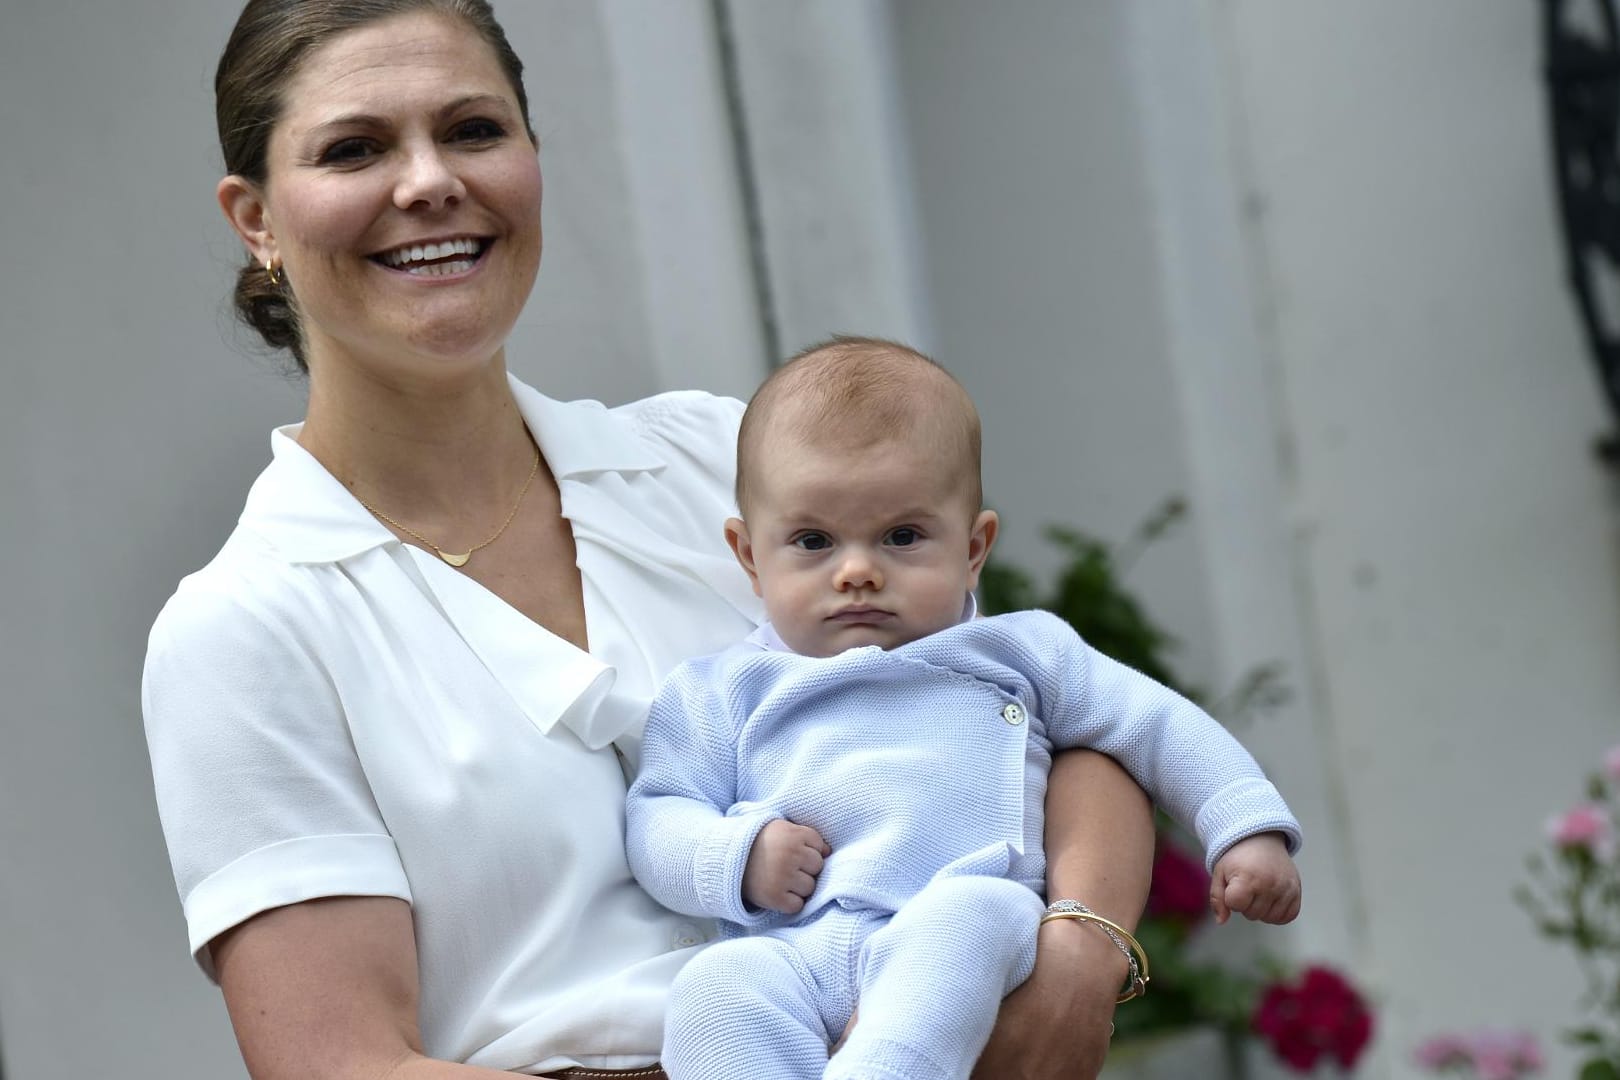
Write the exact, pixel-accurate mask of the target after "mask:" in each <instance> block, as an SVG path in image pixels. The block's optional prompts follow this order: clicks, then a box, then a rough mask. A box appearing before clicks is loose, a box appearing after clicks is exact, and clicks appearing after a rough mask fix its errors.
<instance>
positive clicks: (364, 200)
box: [220, 12, 541, 379]
mask: <svg viewBox="0 0 1620 1080" xmlns="http://www.w3.org/2000/svg"><path fill="white" fill-rule="evenodd" d="M540 191H541V182H540V164H539V158H538V155H537V153H536V149H535V146H534V144H533V143H532V142H531V141H530V139H529V135H528V133H527V130H526V128H525V126H524V121H523V116H522V113H521V111H520V109H519V106H518V102H517V99H516V97H515V96H514V94H513V93H512V89H511V87H510V85H509V84H508V83H507V80H506V77H505V74H504V73H503V71H502V69H501V66H500V63H499V61H498V60H497V59H496V57H495V54H494V52H493V50H492V49H491V48H490V47H489V46H488V45H487V44H486V43H485V42H484V41H483V39H481V38H480V37H478V35H477V34H476V32H474V31H473V30H471V29H470V28H468V27H467V26H465V25H463V24H462V23H460V22H458V21H455V20H453V19H450V18H447V17H445V16H442V15H437V14H433V13H430V12H414V13H410V14H406V15H400V16H394V17H391V18H388V19H384V20H380V21H378V22H375V23H370V24H367V25H365V26H362V27H359V28H357V29H355V30H351V31H349V32H347V33H345V34H343V35H341V36H339V37H337V38H334V39H333V40H332V41H330V42H328V43H327V44H325V45H323V46H322V47H321V48H319V49H317V50H316V51H314V52H313V53H311V54H310V55H309V56H308V57H307V58H306V59H305V61H304V63H303V64H302V65H301V66H300V67H299V69H298V71H297V73H296V74H295V75H294V76H293V78H292V79H291V80H290V81H289V82H288V83H287V86H286V89H285V91H284V94H283V111H282V115H281V118H280V120H279V121H278V122H277V124H276V127H275V129H274V130H273V131H272V133H271V136H270V142H269V162H268V175H267V180H266V183H265V184H264V185H263V187H262V188H259V187H256V186H255V185H252V184H250V183H248V182H247V181H245V180H243V179H242V178H240V177H227V178H226V179H225V180H224V181H222V182H221V185H220V201H221V204H222V205H223V206H224V207H225V210H226V215H227V217H229V218H231V220H232V223H233V224H234V225H236V227H237V229H238V231H239V232H240V233H241V235H242V237H243V239H244V240H245V241H246V242H247V243H248V245H249V247H250V248H251V249H252V250H253V251H254V253H255V254H256V255H257V256H258V259H259V261H260V262H261V263H262V262H263V261H264V260H265V259H271V260H274V261H275V262H277V263H279V264H281V266H282V268H283V271H284V273H285V274H286V276H287V280H288V282H289V284H290V285H291V286H292V289H293V291H294V294H295V296H296V297H297V304H298V310H299V315H300V325H301V327H302V330H303V334H304V340H305V345H306V352H307V354H308V357H309V361H310V370H311V373H312V375H314V376H315V377H316V378H319V377H320V375H321V371H322V368H323V367H324V366H328V365H339V364H345V365H359V366H360V367H362V368H365V369H369V370H370V372H371V374H372V375H374V376H376V377H379V378H384V379H389V378H390V377H391V376H392V377H396V378H397V377H405V378H420V377H425V378H430V379H431V378H436V377H442V376H446V375H451V374H454V373H455V372H456V371H458V370H460V371H465V370H467V369H468V368H471V367H477V366H481V365H483V364H485V363H487V362H488V361H489V360H490V358H491V357H493V356H494V355H495V354H496V353H497V352H498V351H499V350H500V348H501V346H502V344H503V343H504V342H505V340H506V337H507V334H508V333H510V331H511V329H512V326H513V324H514V323H515V322H516V321H517V317H518V314H519V312H521V311H522V308H523V304H524V302H525V300H526V299H527V298H528V295H529V290H530V289H531V287H532V286H533V284H534V277H535V273H536V271H537V270H538V269H539V265H540Z"/></svg>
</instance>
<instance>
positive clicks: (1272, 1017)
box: [1250, 967, 1373, 1073]
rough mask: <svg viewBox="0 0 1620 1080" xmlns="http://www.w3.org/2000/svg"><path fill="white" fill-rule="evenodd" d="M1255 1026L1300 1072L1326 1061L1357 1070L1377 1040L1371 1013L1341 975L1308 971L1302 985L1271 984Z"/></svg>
mask: <svg viewBox="0 0 1620 1080" xmlns="http://www.w3.org/2000/svg"><path fill="white" fill-rule="evenodd" d="M1250 1024H1251V1026H1252V1027H1253V1028H1254V1030H1255V1032H1256V1033H1257V1034H1259V1035H1261V1036H1262V1037H1264V1038H1265V1040H1266V1041H1267V1042H1269V1043H1270V1044H1271V1048H1272V1050H1274V1051H1275V1052H1276V1054H1277V1056H1278V1057H1279V1058H1281V1059H1282V1060H1283V1062H1284V1063H1285V1064H1286V1065H1288V1067H1289V1068H1291V1069H1293V1070H1294V1071H1295V1072H1301V1073H1308V1072H1310V1071H1311V1070H1312V1069H1314V1068H1316V1063H1317V1061H1318V1060H1320V1059H1321V1058H1323V1057H1331V1058H1333V1059H1334V1060H1335V1061H1337V1062H1338V1063H1339V1064H1340V1065H1341V1066H1343V1067H1344V1068H1345V1069H1350V1068H1352V1067H1354V1066H1355V1063H1356V1061H1357V1059H1359V1058H1360V1057H1361V1052H1362V1051H1363V1050H1365V1049H1366V1048H1367V1043H1368V1042H1369V1041H1371V1039H1372V1026H1373V1021H1372V1013H1371V1011H1369V1010H1368V1008H1367V1003H1366V1002H1365V1001H1363V1000H1362V997H1361V995H1360V994H1358V993H1356V990H1355V987H1353V986H1351V985H1350V983H1349V981H1348V980H1347V979H1345V977H1344V976H1342V975H1340V974H1339V973H1338V972H1336V971H1334V970H1332V969H1331V968H1325V967H1308V968H1306V969H1305V971H1304V973H1303V974H1302V975H1301V976H1300V979H1299V981H1298V982H1297V983H1281V982H1278V983H1272V984H1271V985H1270V986H1269V987H1267V988H1266V991H1265V993H1264V994H1263V995H1262V996H1261V998H1260V1004H1259V1006H1258V1007H1257V1008H1256V1009H1255V1010H1254V1016H1253V1017H1252V1018H1251V1019H1250Z"/></svg>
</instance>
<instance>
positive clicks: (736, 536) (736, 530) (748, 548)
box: [726, 517, 765, 596]
mask: <svg viewBox="0 0 1620 1080" xmlns="http://www.w3.org/2000/svg"><path fill="white" fill-rule="evenodd" d="M726 543H727V544H728V545H729V546H730V547H731V553H732V554H733V555H735V556H737V563H738V565H740V566H741V567H742V568H743V573H745V574H747V575H748V581H749V584H751V585H753V586H754V595H755V596H764V595H765V594H764V593H762V592H760V591H759V571H757V570H755V569H754V545H753V543H752V541H750V540H749V539H748V523H747V522H746V521H744V520H743V519H742V518H735V517H734V518H726Z"/></svg>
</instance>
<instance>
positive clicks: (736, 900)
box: [693, 810, 781, 927]
mask: <svg viewBox="0 0 1620 1080" xmlns="http://www.w3.org/2000/svg"><path fill="white" fill-rule="evenodd" d="M780 816H781V815H780V814H777V813H774V812H772V811H770V810H750V811H748V812H746V813H739V814H728V815H727V816H726V817H725V818H723V819H721V821H720V822H719V824H718V825H717V827H716V828H715V829H714V831H712V832H711V833H710V834H709V835H708V836H707V837H705V838H704V840H703V842H702V843H701V844H700V845H699V847H698V852H697V858H696V866H694V867H693V870H694V877H695V878H696V882H697V894H698V899H699V900H700V901H701V902H702V904H703V907H704V910H706V911H708V912H709V913H711V914H712V915H713V916H715V917H716V918H720V919H726V920H728V921H730V922H734V923H736V924H738V925H739V926H745V927H752V926H758V925H760V924H762V923H764V922H765V921H766V920H767V919H769V918H771V917H772V916H774V915H775V912H772V911H764V910H759V911H756V910H752V909H750V908H749V907H748V906H747V905H746V904H744V903H743V896H742V879H743V870H744V869H746V868H747V866H748V853H749V852H751V851H753V850H754V841H755V840H756V839H757V838H758V837H759V831H760V830H761V829H763V828H764V827H765V826H766V825H768V824H770V823H771V822H772V821H774V820H776V819H777V818H778V817H780Z"/></svg>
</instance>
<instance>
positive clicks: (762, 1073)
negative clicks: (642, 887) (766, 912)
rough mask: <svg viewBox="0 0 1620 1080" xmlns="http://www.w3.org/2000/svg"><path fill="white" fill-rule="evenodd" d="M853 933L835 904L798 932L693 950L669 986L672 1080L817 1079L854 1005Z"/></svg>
mask: <svg viewBox="0 0 1620 1080" xmlns="http://www.w3.org/2000/svg"><path fill="white" fill-rule="evenodd" d="M857 933H858V930H857V924H856V920H851V919H849V918H848V917H847V916H846V915H844V913H843V912H842V911H840V910H839V909H838V908H837V907H832V908H829V909H827V910H826V911H825V912H824V913H822V914H821V915H819V916H817V917H816V919H815V920H814V921H813V922H811V923H807V924H805V925H803V926H794V927H784V928H782V929H779V930H773V931H768V932H767V933H766V934H764V935H761V936H758V937H747V938H735V939H733V940H730V941H722V942H720V943H719V944H717V945H713V946H711V947H709V948H708V949H705V950H704V951H703V952H700V953H698V955H697V956H695V957H693V958H692V961H691V962H690V963H689V964H687V965H686V967H685V968H683V969H682V970H681V973H680V975H679V976H678V977H677V978H676V979H675V984H674V986H673V987H671V988H670V999H669V1011H668V1013H667V1014H666V1015H665V1017H664V1049H663V1053H662V1059H663V1065H664V1069H665V1071H667V1072H668V1073H669V1075H670V1080H816V1078H818V1077H820V1076H821V1074H822V1070H824V1069H825V1068H826V1067H827V1047H828V1045H829V1044H830V1043H831V1040H832V1038H833V1037H836V1036H837V1035H838V1034H840V1033H841V1032H842V1031H843V1028H844V1024H845V1022H846V1021H847V1020H848V1019H849V1014H850V1009H851V1008H852V1006H853V1004H854V986H853V978H852V976H853V971H852V970H851V969H852V967H853V964H852V961H853V957H854V949H855V942H856V941H857V940H858V937H857ZM829 934H830V935H832V938H834V939H836V940H824V939H826V938H827V936H828V935H829ZM828 966H830V967H831V968H832V969H834V970H831V971H825V970H822V969H823V968H824V967H828ZM829 1031H830V1032H831V1034H830V1035H829Z"/></svg>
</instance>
